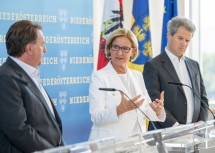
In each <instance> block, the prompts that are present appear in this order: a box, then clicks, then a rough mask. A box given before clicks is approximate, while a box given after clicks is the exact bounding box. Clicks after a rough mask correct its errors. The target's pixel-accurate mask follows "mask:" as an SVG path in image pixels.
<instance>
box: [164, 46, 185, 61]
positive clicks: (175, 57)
mask: <svg viewBox="0 0 215 153" xmlns="http://www.w3.org/2000/svg"><path fill="white" fill-rule="evenodd" d="M165 52H166V54H167V55H168V57H169V58H170V60H171V61H175V60H177V61H178V57H177V56H175V55H174V54H173V53H172V52H170V51H169V50H168V49H167V48H166V47H165ZM184 59H185V56H184V54H183V55H182V57H181V58H180V60H179V61H181V60H182V61H184Z"/></svg>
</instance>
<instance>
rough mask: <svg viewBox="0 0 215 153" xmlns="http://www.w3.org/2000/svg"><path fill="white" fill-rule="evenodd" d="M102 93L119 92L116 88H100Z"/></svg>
mask: <svg viewBox="0 0 215 153" xmlns="http://www.w3.org/2000/svg"><path fill="white" fill-rule="evenodd" d="M99 90H102V91H117V90H116V89H115V88H99Z"/></svg>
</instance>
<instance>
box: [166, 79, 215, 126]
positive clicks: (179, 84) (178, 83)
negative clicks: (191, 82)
mask: <svg viewBox="0 0 215 153" xmlns="http://www.w3.org/2000/svg"><path fill="white" fill-rule="evenodd" d="M168 84H173V85H177V86H186V87H188V88H189V89H190V90H192V91H193V93H194V94H195V95H196V97H197V98H198V99H199V100H200V101H201V102H202V103H203V105H204V106H205V107H206V108H207V109H208V110H209V111H210V112H211V114H212V115H213V119H214V120H215V115H214V113H213V112H212V110H211V109H210V108H209V106H208V105H207V104H206V103H205V102H204V101H203V100H202V99H201V98H200V96H199V95H198V94H197V93H196V92H195V91H194V90H193V88H191V87H190V86H188V85H186V84H183V83H180V82H168ZM214 124H215V123H214Z"/></svg>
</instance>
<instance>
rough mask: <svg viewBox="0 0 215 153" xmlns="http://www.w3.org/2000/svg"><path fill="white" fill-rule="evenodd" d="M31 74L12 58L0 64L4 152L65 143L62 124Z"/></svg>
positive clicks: (0, 133)
mask: <svg viewBox="0 0 215 153" xmlns="http://www.w3.org/2000/svg"><path fill="white" fill-rule="evenodd" d="M52 106H53V109H54V113H55V118H54V117H53V115H52V114H51V112H50V110H49V108H48V105H47V103H46V101H45V99H44V98H43V96H42V94H41V92H40V91H39V89H38V88H37V87H36V85H35V83H34V82H33V81H32V79H31V78H30V77H29V75H28V74H27V73H26V72H25V71H24V70H23V69H22V68H21V67H20V66H19V65H18V64H17V63H16V62H14V61H13V60H12V59H11V58H9V57H8V59H7V61H6V62H5V63H4V64H3V65H2V66H1V67H0V153H22V152H23V153H24V152H25V153H30V152H33V151H38V150H44V149H49V148H53V147H57V146H59V145H61V144H62V143H61V135H62V125H61V120H60V118H59V116H58V113H57V111H56V109H55V107H54V105H53V104H52Z"/></svg>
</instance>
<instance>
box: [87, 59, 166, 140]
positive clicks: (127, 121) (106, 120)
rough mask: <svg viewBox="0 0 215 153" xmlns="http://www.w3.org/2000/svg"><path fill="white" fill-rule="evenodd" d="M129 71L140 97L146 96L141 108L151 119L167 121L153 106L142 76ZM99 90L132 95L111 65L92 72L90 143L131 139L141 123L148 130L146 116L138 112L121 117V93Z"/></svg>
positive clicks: (135, 110) (129, 112) (134, 111)
mask: <svg viewBox="0 0 215 153" xmlns="http://www.w3.org/2000/svg"><path fill="white" fill-rule="evenodd" d="M127 72H128V73H129V76H130V77H131V80H132V83H133V85H134V88H135V93H136V96H137V95H142V96H143V97H144V99H145V100H144V103H143V104H142V105H141V107H140V109H141V110H142V111H143V112H144V113H145V114H146V115H147V116H148V117H149V118H150V120H152V121H164V120H165V118H166V115H164V116H163V117H162V119H159V118H158V117H157V115H156V113H155V112H154V111H153V109H152V108H151V107H150V105H149V103H150V102H151V99H150V97H149V95H148V92H147V90H146V87H145V83H144V80H143V76H142V74H141V73H140V72H138V71H136V70H132V69H129V68H128V71H127ZM99 88H115V89H119V90H122V91H123V92H124V93H126V94H127V95H128V96H129V97H130V93H128V91H127V90H126V88H125V87H124V85H123V84H122V82H121V80H120V78H119V76H118V74H117V72H116V71H115V70H114V68H113V66H112V64H111V63H110V62H109V63H108V65H107V66H106V67H104V68H103V69H101V70H99V71H96V72H94V73H92V76H91V83H90V87H89V97H90V114H91V120H92V122H93V126H92V129H91V133H90V136H89V140H95V139H100V138H105V137H112V136H113V137H115V138H116V139H124V138H128V137H129V136H131V135H132V131H133V129H134V126H135V124H136V122H137V120H138V122H139V125H140V128H141V130H142V132H145V131H146V117H145V116H144V115H143V114H142V113H141V112H140V111H139V110H138V109H134V110H131V111H128V112H126V113H123V114H121V115H120V116H117V112H116V108H117V106H118V105H119V104H120V102H121V94H120V92H118V91H114V92H111V91H101V90H99ZM130 98H133V97H130ZM164 114H165V113H164Z"/></svg>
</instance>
